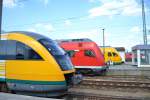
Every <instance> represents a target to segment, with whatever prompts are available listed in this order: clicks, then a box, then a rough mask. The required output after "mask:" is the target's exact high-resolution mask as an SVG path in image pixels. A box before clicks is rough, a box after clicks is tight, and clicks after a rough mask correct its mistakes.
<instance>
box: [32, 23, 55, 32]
mask: <svg viewBox="0 0 150 100" xmlns="http://www.w3.org/2000/svg"><path fill="white" fill-rule="evenodd" d="M34 27H35V29H38V30H44V31H47V32H52V31H54V27H53V26H52V25H51V24H43V23H38V24H36V25H35V26H34Z"/></svg>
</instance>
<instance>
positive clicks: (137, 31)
mask: <svg viewBox="0 0 150 100" xmlns="http://www.w3.org/2000/svg"><path fill="white" fill-rule="evenodd" d="M130 32H133V33H139V32H141V29H140V28H139V27H138V26H134V27H132V28H131V29H130Z"/></svg>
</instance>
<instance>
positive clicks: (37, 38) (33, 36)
mask: <svg viewBox="0 0 150 100" xmlns="http://www.w3.org/2000/svg"><path fill="white" fill-rule="evenodd" d="M6 33H7V34H11V33H20V34H25V35H27V36H31V37H32V38H34V39H36V40H40V39H43V38H46V39H50V38H48V37H46V36H43V35H41V34H38V33H34V32H28V31H11V32H6ZM3 34H5V33H3Z"/></svg>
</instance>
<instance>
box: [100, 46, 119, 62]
mask: <svg viewBox="0 0 150 100" xmlns="http://www.w3.org/2000/svg"><path fill="white" fill-rule="evenodd" d="M100 50H101V51H102V52H103V54H104V57H105V63H107V64H121V63H122V58H121V56H120V54H119V52H118V51H117V50H116V49H115V48H113V47H100ZM104 50H105V53H104Z"/></svg>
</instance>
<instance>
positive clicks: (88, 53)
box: [84, 50, 95, 57]
mask: <svg viewBox="0 0 150 100" xmlns="http://www.w3.org/2000/svg"><path fill="white" fill-rule="evenodd" d="M84 55H85V56H89V57H95V53H94V52H93V51H92V50H85V51H84Z"/></svg>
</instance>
